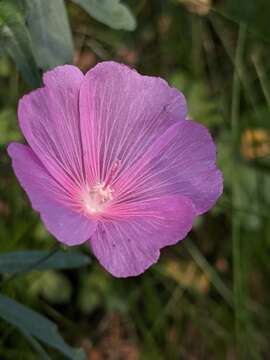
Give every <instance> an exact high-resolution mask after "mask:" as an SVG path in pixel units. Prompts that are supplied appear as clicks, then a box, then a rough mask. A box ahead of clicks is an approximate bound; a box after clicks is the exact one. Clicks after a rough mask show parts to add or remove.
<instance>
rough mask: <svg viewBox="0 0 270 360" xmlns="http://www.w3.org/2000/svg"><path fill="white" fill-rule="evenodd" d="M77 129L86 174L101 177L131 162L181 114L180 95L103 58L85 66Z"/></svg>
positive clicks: (181, 117) (157, 80)
mask: <svg viewBox="0 0 270 360" xmlns="http://www.w3.org/2000/svg"><path fill="white" fill-rule="evenodd" d="M80 113H81V132H82V142H83V148H84V156H85V164H86V171H87V177H88V180H89V182H90V183H94V182H95V181H96V180H97V179H98V180H99V181H104V180H105V178H106V174H108V172H109V169H110V168H111V167H112V166H113V164H114V163H115V162H116V161H118V160H120V166H119V169H118V172H121V169H123V168H125V167H126V166H130V165H131V164H133V163H135V162H136V160H138V159H140V157H141V156H142V155H143V154H144V152H145V151H146V150H147V149H148V148H149V146H150V145H151V144H152V143H153V142H154V141H155V140H156V139H157V138H158V137H159V136H160V135H161V134H163V133H164V131H166V129H167V128H168V127H169V126H170V125H172V124H173V123H175V121H177V120H184V119H185V118H186V115H187V108H186V101H185V98H184V96H183V95H182V94H181V93H180V92H179V91H177V90H176V89H173V88H170V87H169V86H168V84H167V83H166V82H165V81H164V80H162V79H160V78H156V77H150V76H142V75H140V74H138V73H137V72H136V71H135V70H131V69H130V68H128V67H127V66H125V65H122V64H117V63H114V62H103V63H100V64H98V65H97V66H96V67H95V68H94V69H92V70H90V71H89V72H88V73H87V74H86V76H85V79H84V81H83V83H82V86H81V91H80Z"/></svg>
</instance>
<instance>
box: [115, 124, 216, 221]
mask: <svg viewBox="0 0 270 360" xmlns="http://www.w3.org/2000/svg"><path fill="white" fill-rule="evenodd" d="M114 188H115V202H114V204H113V205H112V209H111V212H112V213H113V212H116V211H119V209H118V208H119V207H120V208H121V207H123V204H126V205H128V204H129V203H130V202H134V199H136V201H138V200H145V199H149V198H150V199H151V198H153V197H161V196H164V195H166V194H179V195H183V196H186V197H188V198H189V199H191V200H192V202H193V203H194V205H195V207H196V210H197V213H198V214H201V213H204V212H206V211H207V210H209V209H210V208H211V207H212V206H213V205H214V204H215V202H216V201H217V199H218V198H219V196H220V195H221V193H222V190H223V179H222V175H221V172H220V171H219V170H218V169H217V167H216V147H215V144H214V142H213V140H212V138H211V136H210V134H209V132H208V130H207V129H206V128H205V127H203V126H202V125H200V124H198V123H196V122H194V121H191V120H187V121H179V122H177V123H176V124H174V125H172V126H171V127H170V128H169V129H168V130H167V131H166V132H165V133H164V134H163V135H162V136H161V137H160V138H159V139H158V140H157V141H156V142H155V143H154V144H153V145H152V146H151V147H150V148H149V149H148V151H147V152H146V153H145V154H144V156H143V157H141V159H140V161H138V162H137V163H136V164H135V165H134V166H133V167H131V168H130V169H127V170H126V171H125V172H123V174H122V176H121V178H119V180H117V181H116V183H115V184H114Z"/></svg>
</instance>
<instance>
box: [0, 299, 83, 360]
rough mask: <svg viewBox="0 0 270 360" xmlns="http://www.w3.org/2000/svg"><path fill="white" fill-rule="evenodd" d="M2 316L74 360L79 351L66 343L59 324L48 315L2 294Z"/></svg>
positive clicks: (0, 312)
mask: <svg viewBox="0 0 270 360" xmlns="http://www.w3.org/2000/svg"><path fill="white" fill-rule="evenodd" d="M0 317H1V318H2V319H4V320H6V321H7V322H9V323H10V324H12V325H14V326H16V327H17V328H18V329H19V330H21V331H22V332H23V334H24V335H25V334H27V335H29V336H32V337H34V338H36V339H37V340H39V341H41V342H43V343H44V344H46V345H48V346H50V347H52V348H54V349H56V350H58V351H60V352H61V353H62V354H64V355H65V356H66V357H67V358H68V359H72V360H74V359H75V358H76V357H77V356H78V353H77V351H75V350H74V349H73V348H72V347H70V346H69V345H68V344H66V343H65V341H64V339H63V338H62V337H61V335H60V334H59V332H58V329H57V326H56V325H55V324H54V323H53V322H52V321H51V320H49V319H47V318H46V317H44V316H42V315H40V314H39V313H37V312H35V311H33V310H31V309H29V308H27V307H26V306H24V305H22V304H19V303H18V302H16V301H14V300H12V299H10V298H8V297H7V296H5V295H1V294H0Z"/></svg>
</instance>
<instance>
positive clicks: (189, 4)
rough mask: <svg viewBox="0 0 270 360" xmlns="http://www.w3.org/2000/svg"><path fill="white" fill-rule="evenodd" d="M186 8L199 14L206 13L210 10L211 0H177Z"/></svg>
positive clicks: (203, 14)
mask: <svg viewBox="0 0 270 360" xmlns="http://www.w3.org/2000/svg"><path fill="white" fill-rule="evenodd" d="M178 1H179V2H180V3H182V4H184V5H185V6H186V8H187V9H188V10H189V11H191V12H193V13H196V14H197V15H200V16H205V15H208V13H209V12H210V10H211V5H212V0H178Z"/></svg>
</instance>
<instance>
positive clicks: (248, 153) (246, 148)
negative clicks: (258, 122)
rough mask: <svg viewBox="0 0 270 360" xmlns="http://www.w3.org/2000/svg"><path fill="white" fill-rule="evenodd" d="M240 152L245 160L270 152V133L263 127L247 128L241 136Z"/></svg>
mask: <svg viewBox="0 0 270 360" xmlns="http://www.w3.org/2000/svg"><path fill="white" fill-rule="evenodd" d="M241 153H242V155H243V157H244V158H245V159H246V160H254V159H256V158H261V157H265V156H267V155H269V154H270V133H269V132H268V131H266V130H264V129H247V130H245V132H244V133H243V135H242V138H241Z"/></svg>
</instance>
